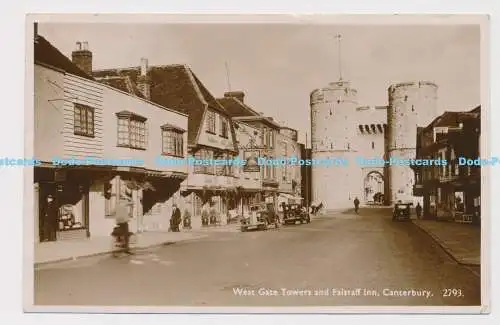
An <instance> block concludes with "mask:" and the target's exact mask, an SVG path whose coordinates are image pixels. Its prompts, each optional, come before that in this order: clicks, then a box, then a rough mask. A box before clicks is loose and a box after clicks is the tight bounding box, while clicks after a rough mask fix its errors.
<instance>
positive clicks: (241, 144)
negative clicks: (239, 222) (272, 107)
mask: <svg viewBox="0 0 500 325" xmlns="http://www.w3.org/2000/svg"><path fill="white" fill-rule="evenodd" d="M235 127H236V139H237V143H238V149H239V151H240V156H239V157H240V159H241V160H242V161H246V162H247V163H246V164H245V165H244V166H239V167H238V168H237V175H238V198H239V202H238V208H237V212H236V213H237V215H241V216H248V215H249V212H250V205H252V204H256V203H259V202H261V201H262V200H263V198H262V178H261V176H262V175H261V171H260V170H261V168H260V166H259V165H258V164H257V163H256V159H257V158H258V157H259V156H260V148H261V146H260V139H261V129H259V128H257V127H255V126H252V125H250V124H248V123H245V122H236V123H235Z"/></svg>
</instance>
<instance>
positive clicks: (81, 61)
mask: <svg viewBox="0 0 500 325" xmlns="http://www.w3.org/2000/svg"><path fill="white" fill-rule="evenodd" d="M71 58H72V60H73V63H74V64H76V66H77V67H79V68H80V69H81V70H82V71H83V72H85V73H86V74H88V75H89V76H92V52H90V51H89V43H87V42H76V49H75V50H74V51H73V53H71Z"/></svg>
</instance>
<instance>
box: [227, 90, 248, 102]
mask: <svg viewBox="0 0 500 325" xmlns="http://www.w3.org/2000/svg"><path fill="white" fill-rule="evenodd" d="M224 97H234V98H236V99H237V100H239V101H240V102H242V103H244V101H243V100H244V99H245V93H244V92H242V91H228V92H225V93H224Z"/></svg>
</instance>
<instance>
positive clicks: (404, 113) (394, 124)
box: [385, 81, 438, 204]
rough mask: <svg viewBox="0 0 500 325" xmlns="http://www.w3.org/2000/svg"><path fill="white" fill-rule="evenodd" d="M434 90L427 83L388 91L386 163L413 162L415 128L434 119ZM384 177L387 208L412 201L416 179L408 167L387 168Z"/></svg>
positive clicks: (387, 166)
mask: <svg viewBox="0 0 500 325" xmlns="http://www.w3.org/2000/svg"><path fill="white" fill-rule="evenodd" d="M437 90H438V87H437V85H436V84H434V83H432V82H426V81H420V82H407V83H398V84H394V85H391V86H390V87H389V89H388V95H389V106H388V109H387V148H386V151H387V155H386V159H388V160H389V159H391V158H393V159H412V158H415V156H416V146H417V142H416V141H417V126H427V125H428V124H429V123H430V122H431V121H432V120H433V119H434V118H435V117H436V116H437ZM386 175H387V180H388V181H387V186H388V187H387V188H386V196H385V198H386V203H387V204H393V203H395V202H397V201H398V200H402V201H408V200H411V201H414V197H413V185H414V183H415V181H414V180H415V175H414V172H413V170H412V169H411V167H410V166H401V165H398V164H390V165H386ZM387 194H388V195H387Z"/></svg>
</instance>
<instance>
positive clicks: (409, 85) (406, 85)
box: [388, 81, 438, 92]
mask: <svg viewBox="0 0 500 325" xmlns="http://www.w3.org/2000/svg"><path fill="white" fill-rule="evenodd" d="M428 86H430V87H434V88H438V86H437V85H436V84H435V83H434V82H431V81H408V82H399V83H396V84H393V85H390V86H389V88H388V90H389V92H393V91H395V90H396V89H398V88H420V87H428Z"/></svg>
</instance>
